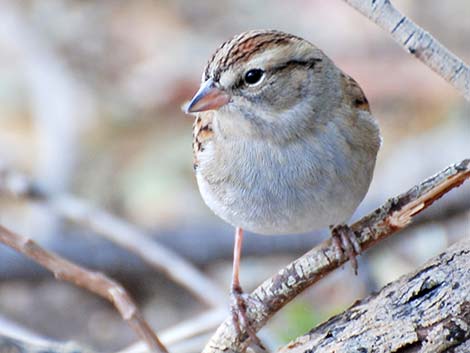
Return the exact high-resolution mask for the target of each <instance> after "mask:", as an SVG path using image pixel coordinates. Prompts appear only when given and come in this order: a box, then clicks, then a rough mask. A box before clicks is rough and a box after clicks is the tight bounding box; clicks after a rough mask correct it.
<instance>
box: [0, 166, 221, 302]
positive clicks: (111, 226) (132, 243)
mask: <svg viewBox="0 0 470 353" xmlns="http://www.w3.org/2000/svg"><path fill="white" fill-rule="evenodd" d="M0 195H13V196H15V197H21V198H28V199H35V200H39V201H41V202H44V203H45V205H46V206H48V207H50V208H51V209H52V210H53V211H54V212H56V213H57V214H58V215H60V216H62V217H64V218H65V219H67V220H69V221H72V222H75V223H77V224H79V225H81V226H84V227H86V228H88V229H90V230H92V231H94V232H96V233H97V234H100V235H101V236H103V237H104V238H106V239H108V240H110V241H111V242H113V243H115V244H117V245H119V246H121V247H123V248H125V249H127V250H129V251H131V252H132V253H135V254H137V255H138V256H139V257H140V258H141V259H142V260H144V261H145V262H146V263H147V264H149V265H150V266H152V267H154V268H156V269H157V270H159V271H161V272H162V273H164V274H165V275H166V276H168V277H169V278H171V279H172V280H174V281H175V282H176V283H178V284H180V285H181V286H182V287H183V288H186V289H188V290H189V291H190V292H191V293H193V294H194V295H195V296H196V297H197V298H198V299H200V300H201V301H203V302H205V303H206V304H207V305H209V306H211V307H220V306H222V305H225V303H226V299H225V298H226V295H225V294H224V292H223V291H222V290H221V289H220V287H219V286H218V285H217V284H216V283H215V282H214V281H212V280H211V279H210V278H209V277H207V276H206V275H204V274H203V273H202V272H201V271H199V270H198V269H197V268H196V267H195V266H194V265H192V264H191V263H190V262H188V261H186V260H185V259H183V258H182V257H181V256H180V255H178V254H177V253H175V252H174V251H172V250H170V249H168V248H166V247H164V246H163V245H160V244H159V243H158V242H157V241H155V240H154V239H152V238H151V237H150V236H149V235H148V234H146V233H145V232H143V231H141V230H140V229H139V228H138V227H137V226H135V225H133V224H131V223H129V222H126V221H124V220H122V219H120V218H118V217H116V216H113V215H112V214H111V213H109V212H106V211H105V210H102V209H100V208H98V207H95V206H92V205H91V204H90V203H89V202H87V201H85V200H82V199H80V198H78V197H75V196H73V195H68V194H61V195H49V194H46V193H44V192H43V191H42V190H39V189H38V187H37V186H36V185H35V183H34V182H33V180H32V179H31V178H28V177H27V176H25V175H23V174H21V173H17V172H15V171H13V170H10V169H8V168H0ZM188 279H191V280H188Z"/></svg>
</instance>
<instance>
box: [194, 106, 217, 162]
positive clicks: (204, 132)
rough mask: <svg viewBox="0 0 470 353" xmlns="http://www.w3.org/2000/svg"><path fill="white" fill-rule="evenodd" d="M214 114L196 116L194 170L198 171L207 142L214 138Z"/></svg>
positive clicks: (206, 113) (207, 113)
mask: <svg viewBox="0 0 470 353" xmlns="http://www.w3.org/2000/svg"><path fill="white" fill-rule="evenodd" d="M212 115H213V112H210V111H209V112H203V113H199V114H198V115H197V116H196V119H195V120H194V124H193V168H194V169H195V170H196V169H197V167H198V164H199V158H198V156H199V154H200V153H202V152H203V151H204V146H205V144H206V142H207V141H209V140H211V139H212V138H213V136H214V131H213V130H212Z"/></svg>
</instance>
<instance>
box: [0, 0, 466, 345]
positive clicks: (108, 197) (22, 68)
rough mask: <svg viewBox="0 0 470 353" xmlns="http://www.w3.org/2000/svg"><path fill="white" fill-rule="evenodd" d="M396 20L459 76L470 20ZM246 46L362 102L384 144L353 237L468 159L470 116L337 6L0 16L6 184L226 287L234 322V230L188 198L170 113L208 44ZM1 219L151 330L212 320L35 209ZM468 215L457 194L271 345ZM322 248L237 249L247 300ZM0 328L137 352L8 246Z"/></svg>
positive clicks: (236, 5) (297, 307) (328, 288)
mask: <svg viewBox="0 0 470 353" xmlns="http://www.w3.org/2000/svg"><path fill="white" fill-rule="evenodd" d="M394 3H395V4H396V5H397V7H398V8H399V9H400V10H402V11H403V12H404V13H405V14H407V15H408V16H410V17H411V18H412V19H413V20H415V22H417V23H418V24H419V25H421V26H422V27H424V28H425V29H427V30H428V31H429V32H431V34H433V35H434V36H435V37H436V38H437V39H439V40H440V41H441V42H443V43H444V44H445V45H446V46H447V47H448V48H449V49H450V50H452V51H453V52H454V53H455V54H456V55H458V56H459V57H460V58H462V59H463V60H464V61H466V62H467V63H468V62H469V61H470V42H469V40H468V38H470V21H468V18H470V3H469V2H467V1H462V0H460V1H447V2H445V4H443V2H442V1H438V0H426V1H419V2H418V1H412V0H397V1H394ZM253 28H275V29H280V30H284V31H287V32H291V33H294V34H297V35H300V36H302V37H304V38H306V39H308V40H310V41H311V42H313V43H314V44H316V45H317V46H318V47H320V48H321V49H323V50H324V51H325V52H326V54H327V55H328V56H330V57H331V58H332V59H333V60H334V61H335V62H336V63H337V64H338V66H339V67H341V68H342V69H343V70H344V71H345V72H347V73H348V74H350V75H351V76H352V77H354V78H355V79H356V80H357V81H358V82H359V84H360V85H361V86H362V87H363V89H364V91H365V92H366V95H367V96H368V98H369V101H370V103H371V109H372V111H373V113H374V115H375V116H376V117H377V119H378V120H379V123H380V126H381V129H382V133H383V139H384V143H383V147H382V150H381V152H380V154H379V157H378V165H377V170H376V174H375V178H374V181H373V185H372V186H371V189H370V192H369V194H368V196H367V197H366V199H365V200H364V202H363V203H362V205H361V207H360V208H359V209H358V211H357V213H356V215H355V216H354V219H357V218H358V217H360V216H362V215H364V214H366V213H367V212H369V211H371V210H373V209H374V208H375V207H377V206H379V205H380V204H382V203H383V202H384V201H385V200H386V198H388V197H390V196H393V195H395V194H398V193H400V192H403V191H405V190H407V189H408V188H409V187H411V186H413V185H414V184H416V183H418V182H419V181H421V180H422V179H424V178H426V177H428V176H430V175H432V174H434V173H435V172H437V171H439V170H441V169H442V168H444V167H446V166H447V165H450V164H452V163H455V162H459V161H460V160H462V159H464V158H469V157H470V119H469V115H470V107H469V105H468V103H465V101H464V99H463V98H462V97H461V96H460V95H459V94H458V93H456V91H455V90H454V89H453V88H452V87H451V86H450V85H448V84H447V83H446V82H445V81H444V80H443V79H441V78H440V77H438V76H437V75H436V74H435V73H433V72H432V71H430V70H429V69H428V68H427V67H425V66H424V65H423V64H421V63H420V62H418V61H417V60H415V59H414V58H412V57H411V56H410V55H408V54H407V53H406V52H405V51H403V49H401V48H400V47H399V46H398V45H397V44H396V43H395V42H393V40H392V39H391V38H390V36H389V35H388V33H385V32H383V31H382V30H380V29H379V28H378V27H377V26H376V25H374V24H372V23H371V22H369V21H368V20H367V19H365V18H364V17H362V16H361V15H359V14H358V13H357V12H355V10H353V9H352V8H350V7H348V6H347V5H346V4H345V3H343V2H342V1H340V0H334V1H331V0H330V1H326V0H295V1H289V2H287V1H281V0H277V1H257V2H253V1H246V0H239V1H235V0H230V1H223V2H222V1H216V0H205V1H188V0H175V1H164V0H158V1H157V0H154V1H150V0H139V1H124V0H109V1H96V0H95V1H92V0H87V1H85V0H82V1H78V0H75V1H70V0H69V1H60V0H45V1H33V0H31V1H27V0H22V1H8V0H0V166H1V167H3V168H8V169H13V170H17V171H20V172H23V173H25V174H27V175H30V176H32V177H33V178H34V180H35V181H36V182H37V183H38V184H39V185H40V187H41V188H42V189H43V190H46V191H47V192H48V193H51V194H53V195H60V194H62V193H71V194H73V195H76V196H79V197H80V198H82V199H85V200H88V201H89V202H90V203H92V204H93V205H96V206H98V207H100V208H103V209H105V210H107V211H109V212H111V213H113V214H114V215H117V216H119V217H121V218H123V219H125V220H127V221H129V222H132V223H134V224H136V225H138V226H139V227H141V228H142V229H145V230H147V231H148V232H149V233H150V234H152V235H153V236H154V237H155V239H156V240H157V241H159V242H160V243H161V244H164V245H166V246H167V247H168V248H171V249H173V250H175V251H177V252H178V253H180V254H181V255H182V256H183V257H184V258H186V259H188V260H189V261H191V262H192V263H194V264H195V265H196V266H198V267H199V268H200V269H201V270H203V271H204V272H206V273H207V274H208V276H210V277H211V278H213V279H214V280H215V281H216V282H217V283H219V284H220V286H221V288H222V289H223V290H224V291H225V292H227V305H228V288H229V281H230V272H231V253H232V241H233V229H232V228H231V227H230V226H228V225H226V224H224V223H223V222H222V221H221V220H219V219H218V218H217V217H216V216H214V215H213V214H212V213H211V212H210V211H209V209H208V208H207V207H206V206H205V205H204V203H203V202H202V200H201V198H200V196H199V192H198V189H197V185H196V183H195V179H194V176H193V172H192V155H191V153H192V149H191V133H192V118H191V117H188V116H185V115H184V114H183V113H182V112H181V108H180V107H181V105H182V104H183V103H184V102H185V101H186V100H188V99H190V98H191V96H192V94H193V93H194V92H195V91H196V89H197V87H198V85H199V80H200V76H201V73H202V69H203V67H204V65H205V63H206V60H207V59H208V58H209V56H210V55H211V54H212V52H213V51H214V50H215V49H216V48H217V47H218V46H219V44H221V43H222V42H223V41H224V40H226V39H228V38H230V37H231V36H233V35H234V34H236V33H239V32H242V31H245V30H247V29H253ZM0 207H1V209H0V210H1V211H0V222H1V224H2V225H5V226H8V227H10V228H12V229H14V230H16V231H17V232H19V233H21V234H23V235H26V236H29V237H32V238H34V239H36V240H37V241H38V242H39V243H40V244H42V245H44V246H45V247H47V248H49V249H52V250H55V251H57V252H59V253H61V254H63V255H64V256H66V257H68V258H70V259H73V260H74V261H77V262H79V263H80V264H83V265H86V266H88V267H91V268H94V269H98V270H102V271H104V272H106V273H108V274H110V275H111V276H113V277H115V278H117V279H118V280H120V281H121V282H122V283H123V284H124V285H125V286H126V287H127V288H129V289H130V290H131V293H132V295H133V296H134V297H135V298H136V299H137V301H138V302H139V305H140V306H141V307H142V308H143V310H144V313H145V315H146V317H147V318H148V320H149V321H150V323H151V325H152V326H153V327H154V328H156V329H157V330H161V329H164V328H167V327H169V326H171V325H173V324H176V323H178V322H181V321H183V320H185V319H189V318H191V317H193V316H194V315H197V314H199V313H202V312H204V310H206V307H205V306H204V305H202V304H201V303H200V302H199V301H197V300H196V299H194V298H193V297H192V296H191V295H190V294H189V293H188V292H187V291H186V290H185V289H182V288H181V287H180V286H178V285H176V284H174V283H173V282H172V281H170V280H168V279H167V278H166V277H165V276H164V275H162V274H160V273H158V272H157V271H155V270H153V269H151V268H149V267H148V266H147V265H145V264H144V263H143V262H142V261H141V260H139V259H138V258H137V257H136V256H135V255H133V254H131V253H130V252H128V251H126V250H123V249H120V248H118V247H117V246H115V245H112V244H111V243H110V242H108V241H106V240H103V239H102V238H100V237H99V236H96V235H95V234H93V233H92V232H90V231H87V230H86V229H84V228H83V227H81V226H80V225H76V224H71V223H69V222H64V220H62V219H61V218H60V217H58V216H57V215H56V214H54V213H53V212H51V210H50V209H49V208H47V207H45V206H44V205H43V204H41V203H40V202H35V203H31V202H28V201H25V200H17V199H15V198H11V197H2V198H0ZM469 209H470V188H469V185H463V187H461V188H459V189H457V190H455V191H453V192H451V193H450V194H449V195H446V196H445V197H444V198H443V199H442V200H440V201H439V202H438V203H436V204H435V205H433V206H432V207H431V208H430V209H429V210H428V211H426V212H424V213H423V215H422V216H421V217H420V219H419V220H418V222H416V224H415V225H413V226H412V227H409V228H408V229H406V230H405V231H403V232H402V233H401V234H399V235H397V236H394V237H393V238H392V239H390V240H389V241H386V242H384V243H383V244H381V245H380V246H378V247H376V248H375V249H373V250H371V251H370V252H368V253H367V254H365V255H364V256H362V257H361V263H360V274H359V276H357V277H356V276H354V275H353V273H352V270H351V268H350V267H349V266H346V267H345V268H343V269H341V270H338V271H336V272H335V273H334V274H333V275H331V276H329V277H328V278H326V279H325V280H324V281H322V282H321V283H319V284H318V285H316V286H314V287H313V288H310V289H309V290H307V291H306V293H305V294H302V295H301V296H300V297H298V298H297V299H296V300H295V301H294V302H293V303H291V304H289V305H288V306H287V307H286V308H285V309H284V310H283V311H282V312H281V313H279V314H278V315H277V316H276V317H275V319H274V320H272V321H271V322H270V324H269V325H268V327H267V328H266V329H264V333H263V334H264V335H265V336H264V337H266V338H265V339H266V340H268V341H269V342H270V344H273V345H274V346H275V345H277V344H281V343H285V342H287V341H288V340H289V339H291V338H293V337H296V336H298V335H300V334H302V333H304V332H305V331H306V330H307V329H309V328H311V327H313V326H314V325H315V324H316V323H319V322H321V321H324V320H326V319H327V318H328V317H330V316H331V315H333V314H335V313H338V312H340V311H342V310H344V309H345V308H346V307H348V306H349V305H351V304H352V303H353V302H354V301H355V300H356V299H359V298H362V297H364V296H366V295H367V294H369V293H370V292H371V291H374V290H378V289H379V288H380V287H381V286H383V285H384V284H386V283H388V282H389V281H391V280H394V279H396V278H398V277H399V276H400V275H402V274H404V273H407V272H409V271H412V270H413V269H414V268H416V267H417V266H418V265H420V264H422V263H423V262H424V261H426V260H427V259H429V258H430V257H432V256H434V255H436V254H438V253H439V252H441V251H443V250H444V249H445V248H446V247H448V246H449V245H450V244H452V243H454V242H456V241H457V240H458V239H462V238H463V237H469V236H470V211H469ZM325 236H326V232H320V233H316V234H311V235H301V236H292V237H261V236H256V235H252V234H249V235H247V236H246V241H245V248H244V256H243V259H242V270H241V281H242V285H243V287H244V289H245V290H251V289H253V288H255V287H256V286H257V285H258V284H259V283H261V282H262V281H263V280H264V279H266V278H267V277H268V276H271V275H272V274H274V273H275V272H276V271H277V270H278V269H280V268H281V267H282V266H283V265H284V264H287V263H288V262H289V261H291V260H292V259H294V258H295V257H298V256H299V255H300V254H302V253H303V252H305V251H307V250H308V249H309V248H310V247H311V246H313V245H314V244H316V243H317V242H319V241H321V240H322V239H324V238H325ZM0 319H4V320H7V321H11V322H15V323H18V324H20V325H21V326H23V327H25V328H28V329H29V330H31V331H33V332H35V333H37V334H39V335H42V336H44V337H48V338H51V339H54V340H64V341H65V340H74V341H78V342H80V343H81V344H84V345H87V346H89V347H92V348H93V349H96V350H99V351H104V352H110V351H113V350H116V349H118V348H121V347H124V346H125V345H127V344H130V343H132V342H134V341H135V339H136V338H135V336H134V334H133V332H131V331H130V330H129V329H128V327H127V326H126V325H125V324H124V323H123V322H122V320H121V319H120V318H119V317H118V315H117V314H116V312H115V311H114V309H113V308H112V307H111V306H110V305H109V304H108V303H106V302H104V301H103V300H101V299H99V298H96V297H95V296H92V295H89V294H88V293H86V292H85V291H83V290H80V289H77V288H75V287H73V286H71V285H68V284H64V283H58V282H56V281H55V280H54V279H53V278H52V276H50V275H48V274H47V273H46V272H44V271H41V270H39V269H38V268H37V267H35V266H34V265H33V264H32V263H31V262H29V261H27V260H25V259H24V258H23V257H22V256H18V255H16V254H14V253H13V252H12V251H10V250H8V249H6V248H5V247H4V246H0ZM1 330H2V326H1V324H0V332H1ZM200 348H201V347H198V346H197V344H196V345H195V346H194V345H193V346H191V347H190V348H187V351H195V352H196V351H198V350H200Z"/></svg>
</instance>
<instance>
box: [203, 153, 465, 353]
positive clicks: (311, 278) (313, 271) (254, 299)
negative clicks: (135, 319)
mask: <svg viewBox="0 0 470 353" xmlns="http://www.w3.org/2000/svg"><path fill="white" fill-rule="evenodd" d="M469 178H470V159H466V160H464V161H462V162H460V163H458V164H455V165H452V166H450V167H448V168H446V169H445V170H443V171H441V172H440V173H438V174H436V175H434V176H432V177H430V178H428V179H427V180H425V181H423V182H422V183H420V184H418V185H416V186H414V187H413V188H411V189H410V190H408V191H407V192H405V193H403V194H401V195H399V196H397V197H394V198H391V199H389V200H388V201H387V202H386V203H385V204H384V205H383V206H382V207H380V208H378V209H376V210H375V211H373V212H372V213H370V214H369V215H367V216H365V217H363V218H362V219H360V220H359V221H357V222H356V223H354V224H353V225H351V230H352V231H354V233H355V234H356V236H357V239H358V241H359V244H360V245H361V248H362V249H363V250H366V249H368V248H370V247H372V246H373V245H374V244H376V243H377V242H379V241H381V240H383V239H385V238H388V237H389V236H390V235H392V234H393V233H395V232H397V231H398V230H400V229H402V228H404V227H406V226H407V225H408V224H409V223H410V222H411V220H412V218H413V217H414V216H415V215H417V214H418V213H419V212H421V211H423V210H424V209H425V208H427V207H428V206H429V205H431V204H432V203H433V202H434V201H436V200H437V199H439V198H440V197H441V196H442V195H444V194H445V193H447V192H448V191H450V190H452V189H454V188H456V187H458V186H460V185H461V184H462V183H463V182H464V181H465V180H466V179H469ZM346 261H347V256H345V255H343V256H338V254H337V251H336V248H335V246H334V245H333V243H332V241H331V239H328V240H325V241H324V242H323V243H321V244H320V245H319V246H317V247H315V248H314V249H312V250H310V251H309V252H307V253H306V254H305V255H303V256H302V257H300V258H298V259H297V260H294V261H293V262H291V263H290V264H289V265H287V266H286V267H285V268H283V269H281V270H280V271H279V272H278V273H277V274H276V275H274V276H273V277H271V278H270V279H268V280H266V281H265V282H264V283H262V284H261V285H260V286H259V287H258V288H257V289H256V290H255V291H254V292H253V293H251V295H250V299H251V300H250V299H248V301H247V303H248V305H247V311H248V317H249V321H250V323H251V327H252V328H253V329H255V330H256V331H258V330H259V329H260V328H261V327H263V326H264V324H265V323H266V322H267V321H268V320H269V319H270V318H271V317H272V316H273V315H274V314H275V313H276V312H278V311H279V310H280V309H281V308H282V307H283V306H284V305H286V304H287V303H288V302H290V301H291V300H292V299H294V298H295V297H296V296H297V295H298V294H299V293H301V292H302V291H304V290H305V289H306V288H308V287H309V286H311V285H312V284H314V283H315V282H317V281H319V280H320V279H321V278H323V277H324V276H326V275H327V274H328V273H330V272H332V271H333V270H334V269H336V268H338V267H339V266H341V265H342V264H344V263H345V262H346ZM249 343H250V339H249V337H248V335H247V334H246V332H241V334H240V335H237V331H236V330H235V328H234V327H233V324H232V319H231V317H229V318H227V319H226V320H225V321H224V323H223V324H222V325H221V326H219V328H218V329H217V331H216V333H215V334H214V335H213V336H212V338H211V340H210V341H209V343H208V344H207V345H206V347H205V348H204V350H203V353H216V352H217V353H219V352H225V353H228V352H243V351H245V349H246V348H247V346H248V345H249Z"/></svg>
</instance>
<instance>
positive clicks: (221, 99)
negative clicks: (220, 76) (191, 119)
mask: <svg viewBox="0 0 470 353" xmlns="http://www.w3.org/2000/svg"><path fill="white" fill-rule="evenodd" d="M229 101H230V95H229V94H227V93H225V92H224V91H222V90H221V89H219V88H217V87H216V86H215V84H214V81H212V79H208V80H207V81H206V82H204V83H203V84H202V85H201V87H200V88H199V91H197V93H196V94H195V95H194V97H193V99H191V102H189V104H188V106H187V107H186V114H188V113H197V112H203V111H206V110H217V109H219V108H220V107H222V106H224V105H225V104H227V103H228V102H229Z"/></svg>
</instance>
